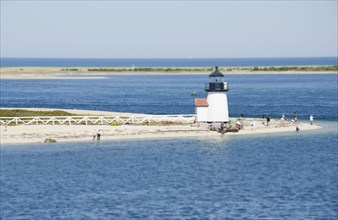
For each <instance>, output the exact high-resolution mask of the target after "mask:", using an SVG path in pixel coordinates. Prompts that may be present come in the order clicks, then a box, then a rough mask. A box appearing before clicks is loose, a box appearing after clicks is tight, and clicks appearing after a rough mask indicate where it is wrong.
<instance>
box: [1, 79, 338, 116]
mask: <svg viewBox="0 0 338 220" xmlns="http://www.w3.org/2000/svg"><path fill="white" fill-rule="evenodd" d="M337 77H338V75H337V74H331V75H226V76H225V80H226V81H227V82H228V83H229V87H230V90H229V92H228V99H229V111H230V115H232V116H238V115H240V114H244V115H246V116H256V117H260V116H261V115H262V114H270V115H271V116H272V117H280V116H281V115H282V114H283V113H285V114H286V116H289V117H291V116H292V115H293V113H294V112H295V111H298V112H299V117H300V118H303V119H308V117H309V115H310V114H314V116H315V118H316V119H328V120H337V117H338V116H337V115H338V113H337V105H338V98H337V82H338V78H337ZM207 82H208V76H206V75H179V76H170V75H151V76H140V75H138V76H137V75H135V76H109V77H107V78H106V79H92V80H87V79H86V80H67V79H65V80H1V81H0V85H1V88H0V91H1V94H0V95H1V105H0V106H1V107H41V108H43V107H46V108H70V109H88V110H105V111H117V112H136V113H150V114H192V113H194V107H193V97H192V96H191V93H192V92H193V90H196V92H197V94H198V96H199V97H205V96H206V93H205V91H204V84H205V83H207Z"/></svg>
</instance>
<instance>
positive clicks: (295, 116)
mask: <svg viewBox="0 0 338 220" xmlns="http://www.w3.org/2000/svg"><path fill="white" fill-rule="evenodd" d="M293 116H294V120H295V122H297V120H298V112H294V113H293Z"/></svg>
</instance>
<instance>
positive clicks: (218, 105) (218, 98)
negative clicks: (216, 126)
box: [195, 66, 229, 122]
mask: <svg viewBox="0 0 338 220" xmlns="http://www.w3.org/2000/svg"><path fill="white" fill-rule="evenodd" d="M205 91H206V92H207V98H204V99H203V98H196V99H195V111H196V121H198V122H229V111H228V98H227V91H228V84H227V82H224V75H223V74H222V73H221V72H220V71H218V67H217V66H216V67H215V71H214V72H212V73H211V74H210V75H209V83H207V84H206V85H205Z"/></svg>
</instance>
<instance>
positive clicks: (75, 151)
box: [0, 122, 338, 220]
mask: <svg viewBox="0 0 338 220" xmlns="http://www.w3.org/2000/svg"><path fill="white" fill-rule="evenodd" d="M325 123H326V126H329V127H331V128H326V129H325V130H322V131H320V132H300V133H296V132H295V133H288V134H281V135H278V136H271V135H270V136H267V135H259V136H246V137H241V136H238V137H223V138H221V137H219V138H213V139H204V140H203V139H195V140H191V139H182V140H179V139H178V140H177V139H176V140H172V139H168V140H151V141H121V142H120V141H114V142H111V141H107V142H105V141H102V142H100V143H96V142H84V143H80V142H79V143H64V144H61V143H56V144H50V145H46V144H35V145H17V146H8V147H6V146H4V147H1V177H0V180H1V188H0V192H1V201H0V205H1V216H2V218H3V219H6V220H10V219H13V220H14V219H15V220H16V219H328V220H330V219H332V220H335V219H337V212H338V208H337V207H338V203H337V198H338V189H337V184H338V182H337V175H338V172H337V166H338V164H337V163H338V162H337V156H338V152H337V135H336V134H337V133H336V132H337V127H336V125H337V124H336V123H329V122H325Z"/></svg>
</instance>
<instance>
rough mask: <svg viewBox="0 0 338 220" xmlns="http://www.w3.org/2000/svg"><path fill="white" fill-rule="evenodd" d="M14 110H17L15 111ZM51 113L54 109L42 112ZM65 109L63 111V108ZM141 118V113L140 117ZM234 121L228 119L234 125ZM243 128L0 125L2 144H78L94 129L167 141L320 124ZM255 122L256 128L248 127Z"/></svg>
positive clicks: (105, 135)
mask: <svg viewBox="0 0 338 220" xmlns="http://www.w3.org/2000/svg"><path fill="white" fill-rule="evenodd" d="M16 109H17V108H16ZM38 110H41V109H38ZM45 110H53V109H45ZM63 110H65V109H63ZM70 111H72V113H79V112H82V113H85V112H86V113H89V112H90V113H92V114H96V115H101V114H102V113H103V112H100V111H86V110H70ZM104 113H105V114H107V115H109V114H110V115H113V114H114V115H116V114H118V115H122V114H123V115H125V116H131V115H137V114H133V113H117V112H104ZM139 115H142V114H139ZM236 120H237V118H231V121H232V122H235V121H236ZM241 121H242V122H243V124H244V129H242V130H239V131H238V132H236V133H231V132H227V133H224V134H223V135H222V134H220V133H218V132H217V131H211V130H210V129H209V128H208V124H206V123H201V124H198V123H195V124H173V125H136V124H129V125H127V124H123V125H119V126H111V125H18V126H7V128H6V127H5V126H0V129H1V139H0V143H1V145H3V144H4V145H13V144H26V143H43V142H44V141H45V140H46V139H48V138H51V139H54V140H56V142H79V141H81V142H82V141H92V138H93V135H94V130H96V131H98V130H101V131H102V138H101V139H102V141H116V140H138V139H159V138H161V139H166V138H210V137H221V136H223V137H226V136H242V135H258V134H272V133H274V134H278V133H285V132H296V131H295V128H296V126H298V127H299V128H300V131H310V130H316V129H320V128H322V127H321V126H319V125H316V124H314V125H310V124H309V123H306V122H298V123H293V122H291V121H281V120H279V119H272V120H271V124H270V125H269V126H267V125H266V124H263V122H265V119H260V118H243V119H241ZM252 122H255V126H254V127H252V126H250V124H251V123H252Z"/></svg>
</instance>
